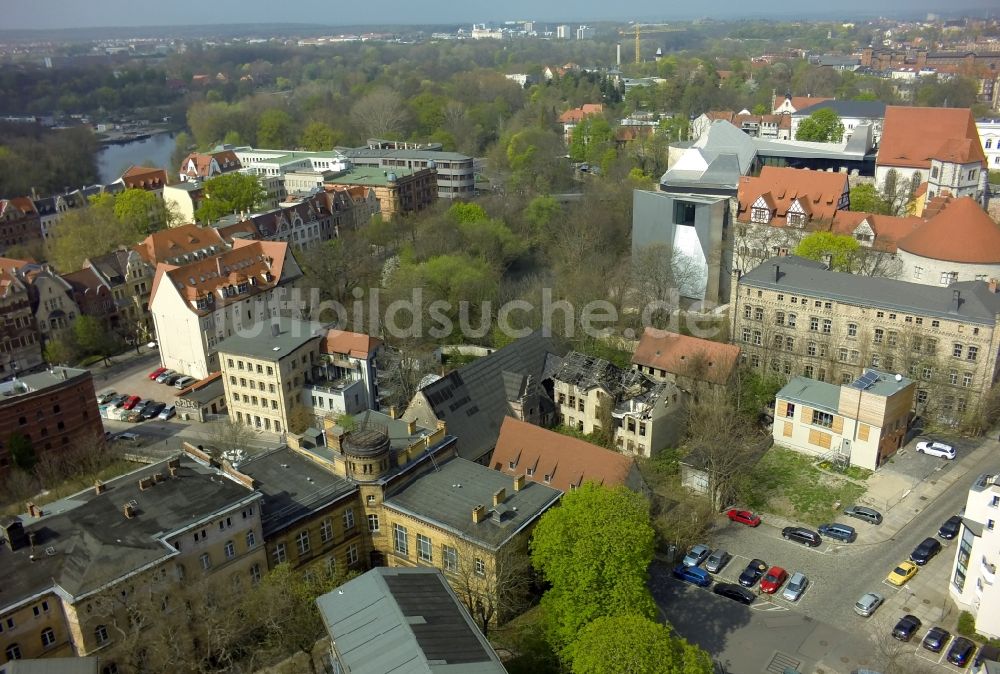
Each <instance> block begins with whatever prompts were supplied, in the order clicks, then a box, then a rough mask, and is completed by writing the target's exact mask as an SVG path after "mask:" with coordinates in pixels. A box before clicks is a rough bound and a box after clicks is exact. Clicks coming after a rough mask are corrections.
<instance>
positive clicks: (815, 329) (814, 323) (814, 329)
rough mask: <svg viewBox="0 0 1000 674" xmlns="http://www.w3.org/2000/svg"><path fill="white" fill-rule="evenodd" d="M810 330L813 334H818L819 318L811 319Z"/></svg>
mask: <svg viewBox="0 0 1000 674" xmlns="http://www.w3.org/2000/svg"><path fill="white" fill-rule="evenodd" d="M809 329H810V330H811V331H812V332H818V331H819V318H817V317H816V316H810V317H809Z"/></svg>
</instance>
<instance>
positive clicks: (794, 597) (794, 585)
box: [781, 571, 809, 601]
mask: <svg viewBox="0 0 1000 674" xmlns="http://www.w3.org/2000/svg"><path fill="white" fill-rule="evenodd" d="M808 586H809V579H808V578H806V575H805V574H804V573H802V572H801V571H796V572H795V573H793V574H792V577H791V578H789V579H788V583H787V584H786V585H785V590H784V592H782V593H781V596H782V597H784V598H785V599H787V600H788V601H798V600H799V597H801V596H802V593H803V592H805V591H806V587H808Z"/></svg>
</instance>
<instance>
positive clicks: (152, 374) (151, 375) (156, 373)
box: [149, 367, 167, 381]
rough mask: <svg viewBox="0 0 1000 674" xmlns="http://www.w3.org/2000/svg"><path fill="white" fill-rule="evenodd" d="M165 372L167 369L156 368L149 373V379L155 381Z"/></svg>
mask: <svg viewBox="0 0 1000 674" xmlns="http://www.w3.org/2000/svg"><path fill="white" fill-rule="evenodd" d="M166 371H167V368H165V367H158V368H156V369H155V370H153V371H152V372H150V373H149V378H150V380H152V381H156V378H157V377H159V376H160V375H161V374H163V373H164V372H166Z"/></svg>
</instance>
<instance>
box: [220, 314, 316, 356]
mask: <svg viewBox="0 0 1000 674" xmlns="http://www.w3.org/2000/svg"><path fill="white" fill-rule="evenodd" d="M274 325H277V326H278V330H279V332H278V334H277V335H274V334H273V333H272V326H274ZM245 330H246V334H240V333H239V332H237V333H236V334H234V335H233V336H232V337H227V338H226V339H224V340H222V341H221V342H219V344H218V346H216V347H215V348H216V351H218V352H219V353H220V354H232V355H234V356H247V357H249V358H257V359H260V360H269V361H274V362H277V361H279V360H281V359H282V358H284V357H285V356H287V355H288V354H290V353H292V352H293V351H295V350H296V349H298V348H299V347H301V346H303V345H304V344H306V343H307V342H309V341H311V340H313V339H319V337H320V336H321V335H322V334H323V333H325V330H324V329H323V327H322V326H321V325H320V324H319V323H313V322H311V321H300V320H297V319H294V318H272V319H270V320H269V321H268V322H263V323H255V324H253V325H252V326H249V327H247V328H245Z"/></svg>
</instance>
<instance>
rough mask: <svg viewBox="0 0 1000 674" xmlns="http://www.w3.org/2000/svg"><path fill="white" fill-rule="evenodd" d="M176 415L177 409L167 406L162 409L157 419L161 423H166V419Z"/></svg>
mask: <svg viewBox="0 0 1000 674" xmlns="http://www.w3.org/2000/svg"><path fill="white" fill-rule="evenodd" d="M176 414H177V408H176V407H174V406H173V405H167V406H166V407H164V408H163V411H162V412H160V415H159V418H160V420H161V421H166V420H167V419H170V418H172V417H174V416H175V415H176Z"/></svg>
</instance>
